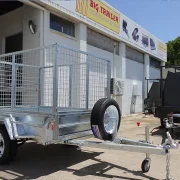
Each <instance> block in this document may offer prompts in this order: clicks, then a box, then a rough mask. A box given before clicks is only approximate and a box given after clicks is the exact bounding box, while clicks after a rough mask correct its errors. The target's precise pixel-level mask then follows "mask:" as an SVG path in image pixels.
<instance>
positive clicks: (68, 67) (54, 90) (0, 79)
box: [0, 44, 178, 180]
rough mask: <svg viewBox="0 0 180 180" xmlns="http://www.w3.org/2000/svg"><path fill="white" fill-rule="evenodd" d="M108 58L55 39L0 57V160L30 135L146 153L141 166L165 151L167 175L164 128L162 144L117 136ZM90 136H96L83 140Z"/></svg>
mask: <svg viewBox="0 0 180 180" xmlns="http://www.w3.org/2000/svg"><path fill="white" fill-rule="evenodd" d="M110 80H111V61H110V60H107V59H104V58H101V57H96V56H94V55H92V54H89V53H87V52H82V51H79V50H76V49H72V48H70V47H64V46H62V45H59V44H54V45H50V46H46V47H42V48H37V49H32V50H25V51H21V52H15V53H11V54H5V55H1V56H0V83H1V86H0V164H6V163H9V162H11V161H12V160H13V158H14V157H15V155H16V151H17V148H18V146H19V145H21V144H23V143H24V142H26V141H27V140H33V141H35V142H38V143H40V144H42V145H45V146H46V145H49V144H55V143H61V144H66V145H75V146H78V147H94V148H101V149H111V150H118V151H128V152H139V153H145V154H146V157H145V160H144V161H143V162H142V165H141V168H142V171H143V172H148V171H149V169H150V163H151V159H150V154H158V155H166V157H167V166H166V172H167V175H166V179H167V180H170V179H171V178H170V175H169V174H170V173H169V170H170V169H169V160H170V159H169V158H170V149H177V148H178V143H176V142H174V141H173V140H172V138H171V135H170V134H169V132H167V141H166V142H165V143H164V144H162V145H155V144H152V143H151V142H150V140H149V128H148V126H147V127H146V133H145V135H146V138H145V140H142V141H141V140H139V141H134V140H130V139H126V138H118V137H117V131H118V129H119V127H120V122H121V112H120V109H119V106H118V104H117V102H116V101H115V100H113V99H111V98H110ZM90 135H94V136H95V137H96V138H98V139H101V141H99V140H98V141H88V140H82V139H81V138H86V139H87V138H88V137H89V136H90Z"/></svg>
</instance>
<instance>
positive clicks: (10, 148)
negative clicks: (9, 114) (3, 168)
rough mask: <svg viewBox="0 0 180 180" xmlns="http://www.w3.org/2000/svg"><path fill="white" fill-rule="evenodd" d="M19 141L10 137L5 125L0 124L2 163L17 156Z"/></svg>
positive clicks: (0, 158)
mask: <svg viewBox="0 0 180 180" xmlns="http://www.w3.org/2000/svg"><path fill="white" fill-rule="evenodd" d="M16 150H17V141H16V140H11V139H10V138H9V135H8V132H7V130H6V128H5V127H4V126H0V164H7V163H9V162H11V161H12V160H13V159H14V157H15V156H16Z"/></svg>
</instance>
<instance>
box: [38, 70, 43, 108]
mask: <svg viewBox="0 0 180 180" xmlns="http://www.w3.org/2000/svg"><path fill="white" fill-rule="evenodd" d="M42 70H43V69H42V68H39V84H38V86H39V87H38V89H39V90H38V107H40V106H41V96H42V89H43V88H42V75H41V74H42Z"/></svg>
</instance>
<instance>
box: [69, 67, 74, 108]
mask: <svg viewBox="0 0 180 180" xmlns="http://www.w3.org/2000/svg"><path fill="white" fill-rule="evenodd" d="M72 70H73V69H72V65H70V66H69V107H71V106H72Z"/></svg>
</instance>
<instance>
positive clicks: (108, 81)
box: [107, 61, 111, 98]
mask: <svg viewBox="0 0 180 180" xmlns="http://www.w3.org/2000/svg"><path fill="white" fill-rule="evenodd" d="M110 88H111V62H110V61H108V62H107V98H111V92H110V91H111V90H110Z"/></svg>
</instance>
